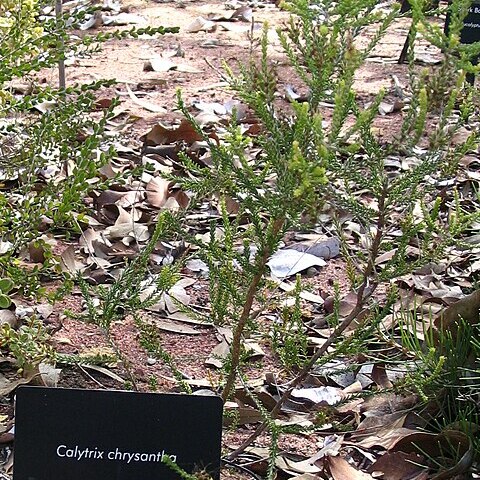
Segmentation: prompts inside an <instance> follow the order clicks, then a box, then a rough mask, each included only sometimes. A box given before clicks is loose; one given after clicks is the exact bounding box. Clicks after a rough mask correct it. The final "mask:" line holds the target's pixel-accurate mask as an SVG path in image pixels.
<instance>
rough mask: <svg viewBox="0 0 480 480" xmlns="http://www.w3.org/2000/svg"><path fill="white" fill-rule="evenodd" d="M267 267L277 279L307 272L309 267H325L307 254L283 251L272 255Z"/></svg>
mask: <svg viewBox="0 0 480 480" xmlns="http://www.w3.org/2000/svg"><path fill="white" fill-rule="evenodd" d="M267 265H268V266H269V267H270V270H271V272H272V275H274V276H275V277H277V278H285V277H289V276H291V275H295V274H297V273H299V272H302V271H304V270H307V269H309V268H310V267H314V266H318V267H323V266H325V265H326V262H325V260H323V259H321V258H319V257H316V256H315V255H311V254H309V253H304V252H298V251H297V250H292V249H283V250H279V251H278V252H276V253H275V254H274V255H272V256H271V257H270V260H269V261H268V262H267Z"/></svg>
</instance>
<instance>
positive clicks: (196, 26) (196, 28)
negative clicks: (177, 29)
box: [186, 17, 216, 33]
mask: <svg viewBox="0 0 480 480" xmlns="http://www.w3.org/2000/svg"><path fill="white" fill-rule="evenodd" d="M215 28H216V25H215V22H212V21H211V20H207V19H206V18H203V17H197V18H196V19H195V20H194V21H193V22H192V23H190V25H188V26H187V28H186V31H187V32H191V33H197V32H202V31H203V32H211V31H212V30H215Z"/></svg>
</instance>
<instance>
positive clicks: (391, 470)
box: [368, 452, 427, 480]
mask: <svg viewBox="0 0 480 480" xmlns="http://www.w3.org/2000/svg"><path fill="white" fill-rule="evenodd" d="M423 464H425V458H424V457H422V456H421V455H419V454H417V453H404V452H387V453H385V455H382V456H381V457H380V458H379V459H378V460H377V461H376V462H375V463H373V464H372V465H370V467H369V468H368V472H369V473H371V474H372V475H373V476H375V477H376V478H378V476H379V475H381V477H380V478H385V479H388V480H404V479H406V478H412V477H416V476H417V475H418V474H420V473H422V472H425V473H427V472H426V471H425V468H423V467H421V465H423Z"/></svg>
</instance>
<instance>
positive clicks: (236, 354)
mask: <svg viewBox="0 0 480 480" xmlns="http://www.w3.org/2000/svg"><path fill="white" fill-rule="evenodd" d="M284 224H285V219H284V218H283V217H281V218H277V219H275V220H274V221H273V223H272V229H271V232H270V235H269V236H270V237H271V238H270V239H271V240H273V239H274V238H275V237H276V236H277V235H278V233H279V232H280V231H281V229H282V228H283V226H284ZM270 239H268V238H267V241H266V242H265V244H266V246H265V249H264V251H263V254H262V255H261V257H259V258H258V260H257V271H256V274H255V275H254V277H253V278H252V281H251V283H250V286H249V287H248V291H247V295H246V298H245V304H244V305H243V310H242V314H241V315H240V319H239V320H238V323H237V325H236V326H235V330H234V332H233V339H232V345H231V347H230V362H231V364H230V371H229V373H228V377H227V381H226V384H225V388H224V389H223V392H222V400H223V403H225V402H226V401H227V400H228V397H229V396H230V393H231V392H232V390H233V388H234V386H235V380H236V378H237V370H238V367H239V365H240V354H241V347H242V335H243V331H244V330H245V326H246V324H247V321H248V319H249V318H250V312H251V310H252V305H253V301H254V300H255V294H256V293H257V289H258V285H259V284H260V281H261V280H262V277H263V275H264V272H265V265H266V264H267V261H268V258H269V257H270V256H271V255H272V253H273V248H272V247H270V246H269V245H271V244H272V242H269V240H270Z"/></svg>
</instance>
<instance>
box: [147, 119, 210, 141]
mask: <svg viewBox="0 0 480 480" xmlns="http://www.w3.org/2000/svg"><path fill="white" fill-rule="evenodd" d="M141 140H143V141H144V142H145V144H146V145H166V144H171V143H175V142H178V141H184V142H186V143H188V144H192V143H193V142H196V141H200V140H202V136H201V135H200V134H199V133H198V132H197V131H196V130H195V128H194V127H193V125H192V124H191V123H190V122H189V121H188V120H186V119H183V120H182V121H181V123H180V125H179V126H178V127H176V128H167V127H165V126H163V125H161V124H157V125H155V126H154V127H153V128H152V129H151V130H150V131H149V132H148V133H147V134H146V135H144V136H143V137H142V138H141Z"/></svg>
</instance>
